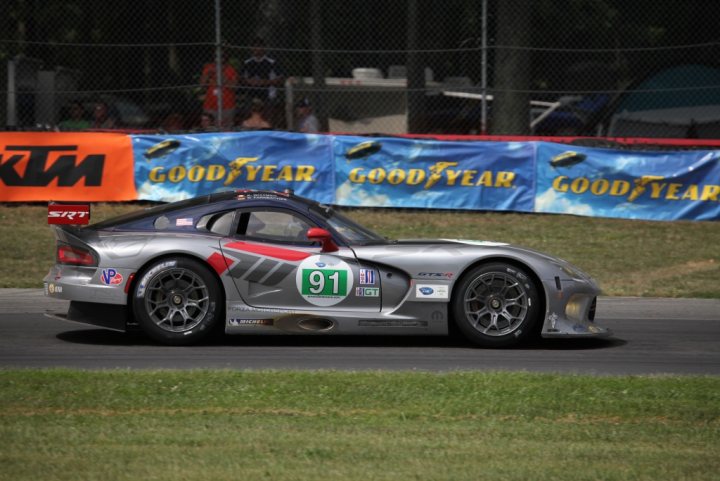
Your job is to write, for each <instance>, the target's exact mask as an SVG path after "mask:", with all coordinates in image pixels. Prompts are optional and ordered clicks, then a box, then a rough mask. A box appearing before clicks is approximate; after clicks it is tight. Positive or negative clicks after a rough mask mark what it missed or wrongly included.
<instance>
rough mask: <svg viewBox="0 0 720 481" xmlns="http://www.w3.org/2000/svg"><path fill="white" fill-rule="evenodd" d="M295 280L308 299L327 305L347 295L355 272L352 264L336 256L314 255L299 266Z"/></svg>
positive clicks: (311, 302) (318, 304) (316, 303)
mask: <svg viewBox="0 0 720 481" xmlns="http://www.w3.org/2000/svg"><path fill="white" fill-rule="evenodd" d="M319 265H322V266H323V267H318V266H319ZM295 282H296V285H297V289H298V292H300V295H301V296H303V298H304V299H305V300H306V301H308V302H309V303H310V304H313V305H316V306H322V307H327V306H333V305H335V304H337V303H338V302H340V301H342V300H343V299H345V298H346V297H347V295H348V293H349V292H350V289H352V286H353V274H352V270H351V269H350V266H348V265H347V263H345V262H344V261H342V260H340V259H338V258H336V257H330V256H312V257H308V258H307V259H305V260H304V261H302V262H301V263H300V265H299V266H298V270H297V275H296V278H295Z"/></svg>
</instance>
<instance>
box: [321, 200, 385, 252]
mask: <svg viewBox="0 0 720 481" xmlns="http://www.w3.org/2000/svg"><path fill="white" fill-rule="evenodd" d="M325 218H326V220H327V223H328V224H329V225H330V227H332V228H333V229H334V230H335V231H336V232H337V233H338V234H340V235H341V236H343V237H344V238H345V240H347V241H348V242H349V243H350V244H362V245H367V244H385V243H387V242H388V240H387V239H385V238H384V237H383V236H381V235H379V234H376V233H375V232H373V231H371V230H370V229H367V228H365V227H363V226H361V225H360V224H357V223H355V222H354V221H352V220H350V219H348V218H347V217H345V216H344V215H342V214H341V213H339V212H336V211H335V210H333V209H331V208H328V209H327V210H326V211H325Z"/></svg>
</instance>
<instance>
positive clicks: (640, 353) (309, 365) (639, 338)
mask: <svg viewBox="0 0 720 481" xmlns="http://www.w3.org/2000/svg"><path fill="white" fill-rule="evenodd" d="M65 308H66V303H65V302H63V301H57V300H53V299H47V298H45V297H44V296H43V294H42V291H41V290H37V289H0V369H3V368H49V367H67V368H78V369H161V368H162V369H211V368H212V369H214V368H225V369H336V370H368V369H370V370H377V369H385V370H424V371H450V370H483V371H488V370H512V371H535V372H562V373H579V374H599V375H617V374H711V375H720V300H702V299H640V298H617V297H615V298H611V297H606V298H601V299H600V300H599V302H598V322H599V323H602V324H603V325H605V326H607V327H610V328H611V329H612V330H613V331H614V332H615V336H614V337H612V338H610V339H607V340H542V341H538V342H537V343H534V344H533V345H530V346H525V347H522V348H518V349H508V350H495V349H477V348H474V347H472V346H470V345H469V344H467V343H466V342H465V341H463V340H461V339H456V338H445V337H412V338H409V337H382V338H380V337H321V336H302V337H299V336H277V337H276V336H273V337H259V336H242V337H240V336H233V337H230V336H225V337H224V338H221V339H218V340H213V341H210V342H208V343H207V344H205V345H201V346H192V347H166V346H158V345H156V344H153V343H152V342H150V341H149V340H147V339H146V338H145V337H143V336H142V335H139V334H135V335H128V334H124V333H119V332H114V331H109V330H104V329H99V328H95V327H93V326H85V325H81V324H74V323H70V322H63V321H58V320H54V319H50V318H47V317H45V316H44V312H45V311H46V310H55V311H62V310H63V309H65Z"/></svg>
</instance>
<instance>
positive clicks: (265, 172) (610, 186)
mask: <svg viewBox="0 0 720 481" xmlns="http://www.w3.org/2000/svg"><path fill="white" fill-rule="evenodd" d="M131 137H132V144H133V158H134V169H135V183H136V187H137V191H138V198H139V199H141V200H158V201H174V200H180V199H186V198H189V197H194V196H197V195H203V194H210V193H213V192H218V191H225V190H230V189H269V190H284V189H287V188H289V189H293V190H294V191H295V192H296V193H297V194H298V195H301V196H303V197H308V198H310V199H314V200H316V201H319V202H322V203H327V204H335V205H341V206H363V207H401V208H402V207H408V208H436V209H467V210H501V211H517V212H548V213H561V214H576V215H586V216H597V217H618V218H627V219H651V220H677V219H689V220H717V219H720V161H719V159H720V151H718V150H705V151H684V152H677V151H673V152H669V151H668V152H644V151H623V150H610V149H600V148H589V147H576V146H570V145H564V144H554V143H548V142H484V141H467V142H463V141H439V140H419V139H406V138H395V137H378V138H368V137H356V136H336V135H304V134H297V133H290V132H275V131H267V132H265V131H263V132H235V133H204V134H189V135H167V136H160V135H133V136H131Z"/></svg>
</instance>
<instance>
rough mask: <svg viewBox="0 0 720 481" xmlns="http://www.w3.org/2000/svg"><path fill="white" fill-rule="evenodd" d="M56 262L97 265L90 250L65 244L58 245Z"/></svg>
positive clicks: (74, 264)
mask: <svg viewBox="0 0 720 481" xmlns="http://www.w3.org/2000/svg"><path fill="white" fill-rule="evenodd" d="M57 262H58V264H70V265H73V266H97V261H96V260H95V256H94V255H93V253H92V252H90V251H89V250H87V249H83V248H81V247H73V246H69V245H67V244H60V245H58V248H57Z"/></svg>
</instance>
